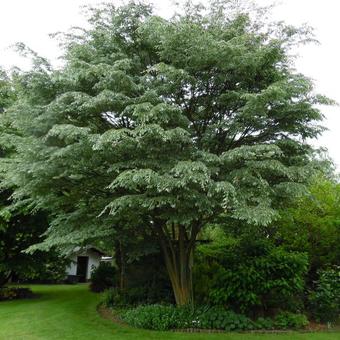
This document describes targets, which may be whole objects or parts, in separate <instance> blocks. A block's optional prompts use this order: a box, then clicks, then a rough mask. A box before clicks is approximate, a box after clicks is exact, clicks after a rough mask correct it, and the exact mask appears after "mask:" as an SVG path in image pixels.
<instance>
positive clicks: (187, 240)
mask: <svg viewBox="0 0 340 340" xmlns="http://www.w3.org/2000/svg"><path fill="white" fill-rule="evenodd" d="M198 231H199V226H198V224H196V225H194V226H193V227H192V228H191V232H190V235H189V236H188V235H187V231H186V230H185V228H184V226H173V227H172V233H169V232H168V231H167V229H166V228H165V227H162V228H161V229H160V232H159V236H160V244H161V248H162V251H163V254H164V260H165V265H166V269H167V271H168V274H169V278H170V281H171V285H172V289H173V292H174V296H175V300H176V304H177V305H181V306H182V305H188V304H191V303H193V284H192V265H193V249H194V246H195V241H196V236H197V233H198Z"/></svg>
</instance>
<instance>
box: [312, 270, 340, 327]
mask: <svg viewBox="0 0 340 340" xmlns="http://www.w3.org/2000/svg"><path fill="white" fill-rule="evenodd" d="M315 283H316V287H315V289H314V291H312V292H311V294H310V297H309V302H310V304H311V306H310V307H311V310H312V314H313V316H314V318H315V319H316V320H318V321H322V322H334V321H337V320H338V319H339V317H340V267H339V266H337V267H334V269H328V270H323V271H320V272H319V279H318V280H317V281H316V282H315Z"/></svg>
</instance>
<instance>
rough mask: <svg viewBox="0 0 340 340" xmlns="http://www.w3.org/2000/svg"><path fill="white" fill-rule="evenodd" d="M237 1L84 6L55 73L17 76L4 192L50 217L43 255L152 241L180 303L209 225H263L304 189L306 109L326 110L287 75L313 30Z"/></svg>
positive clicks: (40, 68) (311, 125)
mask: <svg viewBox="0 0 340 340" xmlns="http://www.w3.org/2000/svg"><path fill="white" fill-rule="evenodd" d="M232 4H233V2H230V1H226V2H213V3H212V4H211V5H210V6H209V7H207V8H204V7H202V6H194V5H192V4H190V3H189V4H188V5H187V7H186V8H185V11H184V14H176V15H175V16H174V17H172V18H171V19H164V18H161V17H159V16H157V15H156V14H154V13H153V9H152V7H151V6H149V5H145V4H140V3H134V2H131V3H129V4H128V5H126V6H122V7H115V6H113V5H107V6H106V7H104V8H101V9H93V10H92V11H91V15H90V19H89V23H90V28H88V29H81V30H79V29H78V30H77V31H73V32H71V33H70V34H66V35H65V39H64V47H65V55H64V59H65V65H64V67H62V68H60V69H56V70H54V69H53V68H52V67H51V66H50V65H48V64H47V63H46V61H45V60H44V59H42V58H38V57H35V63H34V67H33V68H32V70H31V71H29V72H22V73H21V74H19V75H17V76H16V78H15V88H16V92H17V97H18V98H17V100H16V102H15V104H14V105H12V107H11V108H10V109H8V110H7V111H6V112H5V114H4V115H3V117H2V122H1V126H2V127H1V129H2V133H1V141H2V145H3V147H4V148H6V149H7V155H8V156H7V157H6V158H4V159H2V161H1V169H2V177H3V181H2V185H3V186H4V187H11V188H14V195H13V197H14V199H15V202H16V203H15V204H17V205H23V204H24V205H26V206H28V207H30V209H32V210H36V209H43V210H46V211H49V213H50V216H51V224H50V228H49V230H48V233H47V235H48V237H47V239H46V241H45V242H44V243H43V244H40V245H39V247H40V249H41V248H44V247H50V246H54V245H59V246H60V245H64V246H65V247H67V246H71V247H73V246H74V245H75V244H80V243H82V242H90V241H91V240H94V239H97V238H105V237H107V236H108V235H112V236H115V237H119V236H120V235H123V234H124V232H125V231H126V230H131V229H132V230H134V233H135V234H137V235H143V234H149V235H153V237H154V238H155V240H158V243H159V245H160V247H161V248H162V250H163V253H164V258H165V263H166V267H167V269H168V272H169V276H170V279H171V282H172V285H173V288H174V293H175V297H176V301H177V303H179V304H185V303H188V301H189V300H190V295H191V288H190V287H191V253H192V250H193V248H194V245H195V241H196V239H197V235H198V234H199V232H200V230H201V229H202V228H203V227H204V226H205V225H206V224H207V223H212V222H213V221H214V220H215V219H216V218H217V217H219V216H221V214H223V215H225V216H228V218H232V219H237V220H242V221H246V222H249V223H252V224H259V225H260V224H268V223H270V222H271V221H272V220H273V219H275V218H276V217H277V216H278V209H279V208H280V203H281V202H282V201H283V200H285V199H288V198H289V197H293V196H295V195H296V194H297V193H298V192H300V191H301V190H302V189H303V185H302V184H303V183H304V181H305V179H306V178H307V177H308V176H309V175H310V162H309V159H310V154H311V151H312V148H311V147H310V145H308V143H307V140H309V139H311V138H314V137H316V136H317V135H318V134H319V133H320V132H321V131H322V128H321V127H320V126H319V125H318V123H319V121H321V119H322V115H321V113H320V111H319V110H318V109H317V108H316V106H315V104H318V103H328V102H329V101H328V100H327V99H326V98H324V97H322V96H319V95H315V94H314V93H313V85H312V83H311V81H310V80H308V79H307V78H306V77H304V76H303V75H301V74H298V73H296V72H295V71H294V69H293V67H292V58H291V57H290V56H289V48H290V46H291V44H292V43H295V42H297V41H303V40H305V39H307V38H308V34H307V35H306V32H305V31H304V30H301V29H295V28H293V27H290V26H285V25H283V24H277V25H265V24H264V23H262V22H261V21H259V20H258V19H254V16H253V15H252V14H251V13H247V12H245V11H240V10H238V8H237V7H236V8H235V7H233V5H232Z"/></svg>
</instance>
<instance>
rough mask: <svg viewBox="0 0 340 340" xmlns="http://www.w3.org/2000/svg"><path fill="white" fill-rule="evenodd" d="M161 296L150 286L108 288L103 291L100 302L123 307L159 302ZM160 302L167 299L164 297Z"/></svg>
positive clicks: (108, 305)
mask: <svg viewBox="0 0 340 340" xmlns="http://www.w3.org/2000/svg"><path fill="white" fill-rule="evenodd" d="M162 298H164V296H162V297H160V296H159V295H158V294H157V293H154V292H153V291H152V289H151V288H150V287H129V288H124V289H120V288H110V289H108V290H107V291H105V292H104V295H103V298H102V302H103V303H104V304H105V306H107V307H124V306H136V305H145V304H155V303H160V301H162ZM162 302H165V303H168V302H169V301H168V299H166V298H164V301H162Z"/></svg>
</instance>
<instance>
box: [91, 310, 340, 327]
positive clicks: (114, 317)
mask: <svg viewBox="0 0 340 340" xmlns="http://www.w3.org/2000/svg"><path fill="white" fill-rule="evenodd" d="M97 311H98V313H99V315H100V316H101V317H102V318H104V319H107V320H111V321H112V322H114V323H116V324H119V325H120V326H125V327H127V326H131V327H135V326H133V325H129V323H127V322H126V321H124V320H123V319H122V318H121V317H120V314H121V312H122V310H115V309H112V308H109V307H105V306H104V305H103V304H99V305H98V307H97ZM135 328H136V327H135ZM168 331H170V332H175V333H215V334H216V333H228V332H230V330H223V329H203V328H193V327H191V328H175V329H168ZM293 331H297V329H279V328H277V329H264V328H263V329H249V330H234V332H236V333H253V334H287V333H288V334H289V333H291V332H293ZM337 331H339V327H338V326H333V327H328V326H327V325H326V324H321V323H316V322H309V324H308V325H307V326H305V327H303V328H300V329H298V332H299V333H317V332H337Z"/></svg>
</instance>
